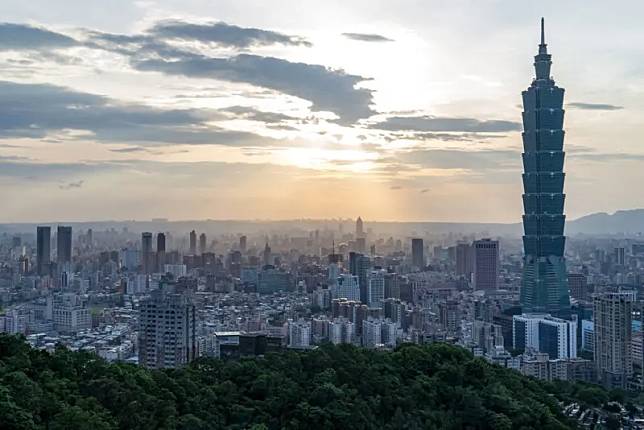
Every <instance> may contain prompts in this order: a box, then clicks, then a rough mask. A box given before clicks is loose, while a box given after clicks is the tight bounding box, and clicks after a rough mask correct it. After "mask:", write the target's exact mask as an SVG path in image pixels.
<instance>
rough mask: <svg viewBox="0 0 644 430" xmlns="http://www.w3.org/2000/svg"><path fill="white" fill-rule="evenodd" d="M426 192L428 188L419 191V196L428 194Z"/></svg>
mask: <svg viewBox="0 0 644 430" xmlns="http://www.w3.org/2000/svg"><path fill="white" fill-rule="evenodd" d="M428 192H429V188H423V189H422V190H420V193H421V194H425V193H428Z"/></svg>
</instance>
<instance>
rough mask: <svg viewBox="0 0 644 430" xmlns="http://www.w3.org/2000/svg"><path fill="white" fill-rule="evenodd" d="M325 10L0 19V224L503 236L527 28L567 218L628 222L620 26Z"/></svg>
mask: <svg viewBox="0 0 644 430" xmlns="http://www.w3.org/2000/svg"><path fill="white" fill-rule="evenodd" d="M332 3H333V2H331V4H329V5H317V4H316V5H315V11H316V12H317V13H316V14H310V13H308V9H307V8H303V9H302V10H300V9H295V10H291V8H289V11H288V12H289V13H288V14H280V13H279V12H280V11H282V8H283V7H284V6H280V5H276V4H273V5H271V6H270V7H269V6H266V5H264V4H261V3H258V2H252V1H248V2H242V3H239V4H238V3H233V2H221V3H220V4H218V8H217V10H216V11H215V10H213V9H212V7H208V4H207V2H204V1H196V0H195V1H191V2H187V3H185V2H182V3H181V5H179V3H177V2H175V1H171V0H166V1H147V2H125V1H124V2H121V3H120V4H119V5H120V6H122V7H121V8H117V9H119V13H118V18H117V16H116V15H114V16H112V15H110V13H105V14H104V13H99V12H102V11H101V8H100V7H97V6H95V5H93V4H87V3H86V2H74V1H69V2H66V3H65V6H63V7H61V8H60V10H56V11H52V10H50V8H46V7H40V8H39V7H38V6H39V2H37V1H36V2H31V3H30V5H28V6H27V5H23V4H20V3H19V2H16V1H8V2H6V3H5V4H3V5H1V6H0V12H2V14H3V21H6V23H5V24H0V47H2V49H1V50H0V64H3V65H4V67H3V68H2V70H1V71H0V81H2V82H1V83H0V91H2V92H3V93H4V94H5V95H7V97H6V98H5V103H6V104H5V105H4V106H3V109H4V110H5V112H6V113H7V115H5V118H4V120H3V121H2V122H1V123H0V138H1V140H2V141H1V142H0V165H1V167H2V168H0V194H2V195H3V196H4V197H5V199H7V200H8V201H11V202H12V204H11V205H9V207H8V210H7V211H5V212H4V213H3V216H2V218H1V219H0V222H15V221H42V218H41V217H42V215H37V214H42V213H47V214H48V216H47V218H49V219H60V220H63V219H68V220H74V221H88V220H99V219H132V218H136V219H150V218H156V217H167V218H170V219H236V218H237V219H248V218H249V211H248V208H249V207H252V212H250V213H252V214H253V216H252V218H253V219H257V218H261V219H295V218H315V219H320V218H331V217H336V216H341V217H356V216H358V215H363V216H365V217H366V218H367V219H370V220H393V221H461V222H472V221H480V222H504V223H508V222H511V223H514V222H517V220H519V219H520V215H521V212H522V210H521V201H520V197H519V196H520V195H521V184H520V183H519V181H517V180H516V178H517V176H518V174H520V172H521V170H522V168H521V152H522V150H521V136H520V129H521V125H520V121H521V113H520V111H521V107H520V106H519V102H520V98H519V97H517V94H518V92H519V91H521V90H522V89H524V88H525V82H524V81H525V76H528V73H529V72H528V71H529V66H530V65H529V63H526V62H525V61H524V59H525V58H526V57H527V56H528V55H531V54H532V52H531V51H530V47H531V46H534V44H535V41H536V40H537V35H538V33H537V29H538V18H539V17H540V16H546V18H547V20H548V23H549V28H551V29H553V31H551V33H552V37H551V39H552V43H553V45H554V46H556V49H555V53H556V55H557V58H559V59H560V60H559V62H558V63H557V71H556V76H555V77H556V78H557V79H558V80H561V81H563V82H566V85H567V88H568V98H567V100H568V102H567V104H566V105H565V106H564V109H566V123H567V131H568V134H567V152H568V157H567V171H568V173H570V180H568V181H567V183H566V193H567V194H568V195H569V196H570V198H569V199H568V201H567V212H568V214H569V216H570V217H571V218H572V219H575V218H578V217H580V216H583V215H586V214H589V213H593V212H600V211H606V212H613V211H616V210H620V209H630V208H637V207H644V198H641V197H639V196H637V195H633V193H631V192H630V189H629V187H624V186H623V184H624V183H625V182H628V183H636V182H637V181H638V180H641V179H644V178H642V173H641V172H640V170H641V169H639V168H638V161H639V160H641V159H642V157H643V156H644V154H642V153H640V152H638V151H639V146H638V144H637V141H638V134H639V130H640V127H641V126H640V125H639V123H638V122H639V117H640V115H638V114H639V111H640V110H641V109H642V108H643V105H642V102H641V100H639V93H640V92H641V90H640V89H639V88H640V87H641V84H640V82H641V77H642V72H641V71H640V69H641V66H639V64H638V63H637V61H636V60H635V59H634V58H636V57H637V52H638V49H639V48H638V39H637V38H638V37H639V35H638V34H637V26H638V25H639V23H637V22H636V20H635V19H634V16H635V15H636V14H634V13H629V14H626V13H622V14H619V19H616V20H614V21H611V20H608V21H607V20H606V19H605V18H604V16H603V13H602V10H601V8H600V7H598V6H599V3H590V4H589V5H588V7H585V8H584V10H583V11H578V10H577V9H575V10H574V11H575V13H574V14H573V13H572V8H573V6H572V5H561V6H560V5H558V4H555V2H544V4H543V5H540V6H524V5H522V6H518V5H514V4H512V3H511V2H501V3H499V4H498V5H496V6H497V7H494V8H488V7H487V5H483V4H476V5H469V6H467V5H466V2H455V3H453V4H450V5H449V6H445V5H443V6H442V7H441V8H437V7H431V6H435V5H431V4H429V5H425V4H423V5H422V6H421V5H420V4H417V3H415V2H406V4H405V6H406V7H404V8H398V7H396V10H395V11H393V10H392V9H391V8H392V6H390V5H388V4H385V3H377V4H376V5H377V7H366V4H362V3H359V2H358V3H352V5H351V6H346V7H338V5H335V4H332ZM43 5H44V3H43ZM370 5H371V3H370ZM41 6H42V5H41ZM180 6H181V7H180ZM309 6H313V4H310V5H309ZM425 6H427V7H425ZM466 6H467V8H468V9H467V10H470V9H471V10H472V11H473V12H477V13H471V14H469V13H468V14H464V13H463V11H464V10H466ZM555 6H556V8H555ZM638 7H642V6H640V5H638V4H633V8H638ZM267 8H269V9H271V10H272V11H273V12H274V13H270V14H269V13H266V12H267ZM304 9H307V10H304ZM438 9H440V10H438ZM488 9H489V10H488ZM331 12H333V17H334V19H333V20H331V19H328V18H329V17H330V16H331ZM501 12H502V13H501ZM312 15H315V16H312ZM99 16H100V18H99ZM599 22H601V25H602V26H604V27H609V28H610V30H611V31H610V34H611V37H610V38H607V37H605V33H604V32H598V31H596V28H597V27H598V23H599ZM492 27H494V31H491V28H492ZM454 28H467V29H468V31H466V32H457V31H454ZM616 40H620V41H622V40H627V41H629V42H630V41H632V42H633V43H627V44H621V45H620V46H617V44H616V43H615V41H616ZM419 54H420V55H419ZM580 57H583V58H585V59H586V61H584V62H580V61H579V58H580ZM609 141H610V142H611V145H610V147H608V145H607V144H606V142H609ZM597 196H601V198H599V199H598V198H596V197H597ZM293 202H297V203H296V204H293Z"/></svg>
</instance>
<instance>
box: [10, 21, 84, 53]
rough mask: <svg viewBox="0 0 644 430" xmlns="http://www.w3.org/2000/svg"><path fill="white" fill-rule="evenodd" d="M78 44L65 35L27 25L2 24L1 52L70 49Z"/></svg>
mask: <svg viewBox="0 0 644 430" xmlns="http://www.w3.org/2000/svg"><path fill="white" fill-rule="evenodd" d="M77 43H78V42H77V41H76V40H75V39H73V38H71V37H69V36H65V35H64V34H60V33H56V32H53V31H50V30H47V29H45V28H40V27H34V26H31V25H26V24H11V23H0V50H38V49H54V48H69V47H71V46H74V45H76V44H77Z"/></svg>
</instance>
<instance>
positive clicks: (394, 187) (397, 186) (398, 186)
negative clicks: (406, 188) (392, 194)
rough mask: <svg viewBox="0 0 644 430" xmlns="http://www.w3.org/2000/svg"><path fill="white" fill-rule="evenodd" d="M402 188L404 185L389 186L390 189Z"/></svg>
mask: <svg viewBox="0 0 644 430" xmlns="http://www.w3.org/2000/svg"><path fill="white" fill-rule="evenodd" d="M402 188H403V187H401V186H400V185H392V186H391V187H389V189H390V190H402Z"/></svg>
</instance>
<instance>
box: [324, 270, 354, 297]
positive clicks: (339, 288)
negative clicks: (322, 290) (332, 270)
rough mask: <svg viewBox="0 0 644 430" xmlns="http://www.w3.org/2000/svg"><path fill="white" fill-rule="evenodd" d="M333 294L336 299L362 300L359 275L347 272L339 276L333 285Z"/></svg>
mask: <svg viewBox="0 0 644 430" xmlns="http://www.w3.org/2000/svg"><path fill="white" fill-rule="evenodd" d="M331 295H332V296H333V298H334V299H347V300H352V301H360V284H359V281H358V277H357V276H355V275H349V274H346V273H343V274H342V275H340V276H338V277H337V280H336V283H335V285H333V286H332V287H331Z"/></svg>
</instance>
